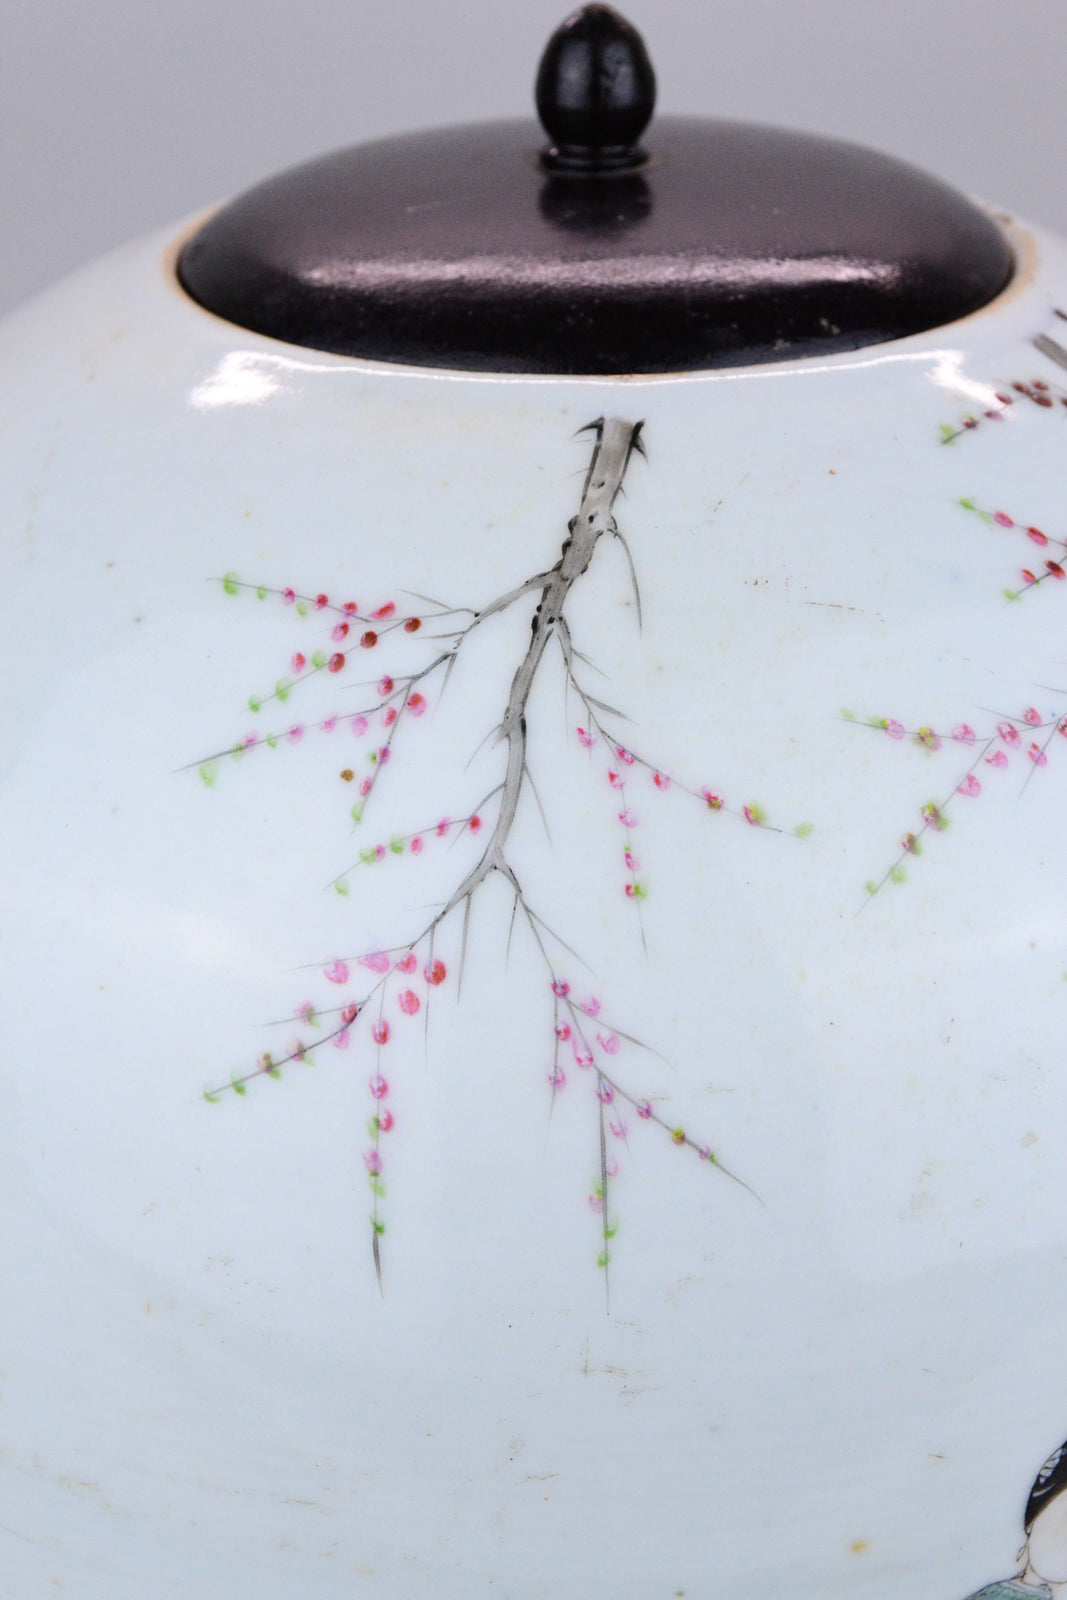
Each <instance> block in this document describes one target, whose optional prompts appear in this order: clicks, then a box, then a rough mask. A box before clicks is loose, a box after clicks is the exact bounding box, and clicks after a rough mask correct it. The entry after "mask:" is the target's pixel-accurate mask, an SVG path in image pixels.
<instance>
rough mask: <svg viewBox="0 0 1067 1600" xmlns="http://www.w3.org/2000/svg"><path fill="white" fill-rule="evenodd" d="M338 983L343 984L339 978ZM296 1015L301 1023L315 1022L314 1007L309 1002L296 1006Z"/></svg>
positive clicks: (342, 980)
mask: <svg viewBox="0 0 1067 1600" xmlns="http://www.w3.org/2000/svg"><path fill="white" fill-rule="evenodd" d="M339 981H340V982H341V983H343V982H344V979H343V978H341V979H340V980H339ZM296 1014H297V1016H298V1017H299V1018H300V1019H301V1021H302V1022H314V1021H315V1007H314V1006H313V1005H312V1003H311V1001H310V1000H305V1001H304V1003H303V1005H299V1006H297V1008H296Z"/></svg>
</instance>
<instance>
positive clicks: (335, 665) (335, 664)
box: [326, 650, 345, 672]
mask: <svg viewBox="0 0 1067 1600" xmlns="http://www.w3.org/2000/svg"><path fill="white" fill-rule="evenodd" d="M344 664H345V658H344V656H343V655H342V654H341V652H340V650H337V651H335V652H334V654H333V655H332V656H331V657H330V659H329V661H327V663H326V665H327V666H328V667H329V669H330V671H331V672H340V670H341V668H342V667H343V666H344Z"/></svg>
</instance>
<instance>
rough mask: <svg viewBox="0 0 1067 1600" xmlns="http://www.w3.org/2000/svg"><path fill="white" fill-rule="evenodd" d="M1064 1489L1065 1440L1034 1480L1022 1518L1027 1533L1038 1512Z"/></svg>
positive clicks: (1066, 1473) (1066, 1486) (1066, 1481)
mask: <svg viewBox="0 0 1067 1600" xmlns="http://www.w3.org/2000/svg"><path fill="white" fill-rule="evenodd" d="M1064 1489H1067V1439H1065V1440H1064V1442H1063V1443H1062V1444H1061V1445H1060V1447H1059V1449H1058V1450H1053V1452H1052V1454H1051V1455H1050V1456H1049V1458H1048V1460H1047V1461H1046V1462H1045V1464H1044V1466H1043V1467H1042V1468H1041V1471H1040V1472H1039V1473H1038V1475H1037V1477H1036V1478H1035V1479H1034V1485H1033V1488H1032V1489H1031V1490H1030V1498H1029V1499H1028V1500H1027V1502H1026V1515H1025V1517H1024V1518H1023V1526H1024V1527H1025V1529H1026V1531H1027V1533H1029V1532H1030V1529H1031V1528H1032V1527H1033V1525H1034V1518H1035V1517H1036V1516H1037V1514H1038V1512H1040V1511H1043V1510H1044V1509H1045V1507H1046V1506H1047V1505H1048V1503H1049V1501H1050V1500H1055V1498H1056V1496H1057V1495H1058V1494H1061V1493H1062V1491H1063V1490H1064Z"/></svg>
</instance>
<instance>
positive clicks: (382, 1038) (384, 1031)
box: [370, 1017, 389, 1044]
mask: <svg viewBox="0 0 1067 1600" xmlns="http://www.w3.org/2000/svg"><path fill="white" fill-rule="evenodd" d="M370 1036H371V1038H372V1039H373V1040H374V1042H375V1044H388V1043H389V1024H388V1022H386V1020H385V1018H384V1017H379V1018H378V1020H377V1022H376V1023H375V1024H374V1026H373V1028H372V1029H371V1031H370Z"/></svg>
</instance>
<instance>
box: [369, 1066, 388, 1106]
mask: <svg viewBox="0 0 1067 1600" xmlns="http://www.w3.org/2000/svg"><path fill="white" fill-rule="evenodd" d="M370 1092H371V1094H372V1095H373V1096H374V1098H375V1100H384V1099H385V1097H386V1095H387V1094H388V1093H389V1085H388V1084H387V1083H386V1081H385V1079H384V1078H383V1077H382V1075H381V1073H380V1072H376V1073H375V1075H374V1077H373V1078H372V1079H371V1080H370Z"/></svg>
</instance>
